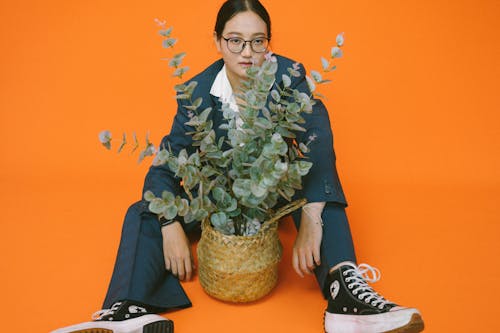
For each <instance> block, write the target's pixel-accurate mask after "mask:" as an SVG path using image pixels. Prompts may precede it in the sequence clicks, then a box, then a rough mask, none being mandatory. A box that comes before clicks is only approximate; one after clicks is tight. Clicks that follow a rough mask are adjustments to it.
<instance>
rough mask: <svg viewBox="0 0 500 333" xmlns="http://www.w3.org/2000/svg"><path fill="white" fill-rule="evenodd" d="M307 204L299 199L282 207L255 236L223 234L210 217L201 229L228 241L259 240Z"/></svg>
mask: <svg viewBox="0 0 500 333" xmlns="http://www.w3.org/2000/svg"><path fill="white" fill-rule="evenodd" d="M306 203H307V200H306V199H305V198H303V199H298V200H295V201H292V202H290V203H288V204H286V205H285V206H283V207H281V208H280V209H278V210H277V211H276V212H274V213H273V214H272V216H271V217H270V218H269V219H268V220H266V221H264V223H262V226H261V228H260V229H259V231H258V232H257V233H256V234H254V235H249V236H244V235H226V234H223V233H222V232H220V231H217V230H215V228H214V227H213V226H212V224H211V223H210V217H206V218H204V219H203V221H202V222H201V228H202V230H203V231H205V229H206V230H207V231H209V232H215V233H217V234H218V235H219V237H221V238H223V239H228V240H229V239H232V240H234V239H235V238H236V239H241V240H244V239H253V238H258V237H261V236H262V234H263V233H264V232H266V231H267V230H268V229H271V228H274V227H277V225H278V221H279V220H280V219H281V218H282V217H283V216H285V215H288V214H290V213H291V212H293V211H295V210H297V209H299V208H301V207H302V206H304V205H305V204H306Z"/></svg>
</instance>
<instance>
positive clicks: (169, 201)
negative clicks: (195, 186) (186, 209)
mask: <svg viewBox="0 0 500 333" xmlns="http://www.w3.org/2000/svg"><path fill="white" fill-rule="evenodd" d="M161 197H162V199H163V201H164V202H165V204H166V205H167V206H171V205H173V204H174V201H175V197H174V195H173V194H172V193H171V192H169V191H163V192H162V193H161Z"/></svg>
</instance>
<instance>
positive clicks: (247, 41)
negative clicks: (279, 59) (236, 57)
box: [221, 36, 271, 54]
mask: <svg viewBox="0 0 500 333" xmlns="http://www.w3.org/2000/svg"><path fill="white" fill-rule="evenodd" d="M221 37H222V39H224V40H225V41H226V46H227V49H228V50H229V52H231V53H234V54H240V53H241V52H243V50H244V49H245V47H246V46H247V43H250V49H251V50H252V51H253V52H255V53H264V52H266V51H267V49H268V48H269V41H270V40H271V38H269V37H255V38H254V39H251V40H245V39H243V38H240V37H229V38H226V37H224V36H221ZM230 39H240V40H242V41H243V46H242V47H241V50H240V51H239V52H234V51H232V50H231V49H230V48H229V40H230ZM257 39H265V40H267V45H266V48H265V49H264V51H261V52H258V51H255V50H254V49H253V46H252V42H253V41H255V40H257Z"/></svg>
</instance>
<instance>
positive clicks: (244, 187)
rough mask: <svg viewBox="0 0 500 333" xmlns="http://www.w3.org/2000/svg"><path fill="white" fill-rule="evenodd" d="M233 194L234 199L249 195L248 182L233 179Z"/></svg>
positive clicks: (246, 180)
mask: <svg viewBox="0 0 500 333" xmlns="http://www.w3.org/2000/svg"><path fill="white" fill-rule="evenodd" d="M233 193H234V195H235V196H236V197H239V198H242V197H245V196H247V195H248V194H249V193H250V180H248V179H241V178H238V179H235V180H234V183H233Z"/></svg>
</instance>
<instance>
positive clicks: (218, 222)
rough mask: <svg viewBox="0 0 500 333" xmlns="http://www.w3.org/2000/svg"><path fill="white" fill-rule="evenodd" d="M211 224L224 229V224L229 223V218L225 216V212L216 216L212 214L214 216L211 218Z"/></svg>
mask: <svg viewBox="0 0 500 333" xmlns="http://www.w3.org/2000/svg"><path fill="white" fill-rule="evenodd" d="M210 222H211V223H212V225H213V226H214V227H219V228H220V227H222V226H223V225H224V224H226V222H227V216H226V214H224V212H219V213H215V214H212V216H210Z"/></svg>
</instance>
